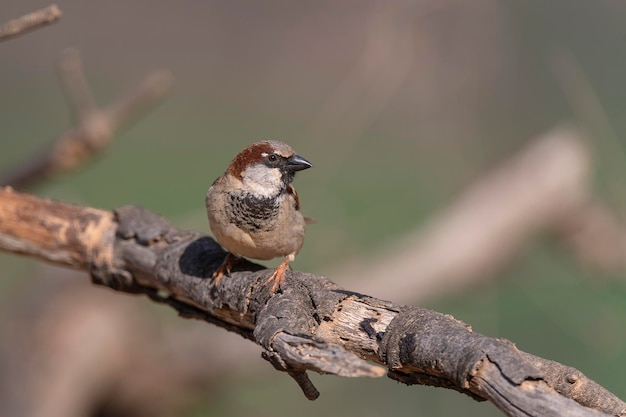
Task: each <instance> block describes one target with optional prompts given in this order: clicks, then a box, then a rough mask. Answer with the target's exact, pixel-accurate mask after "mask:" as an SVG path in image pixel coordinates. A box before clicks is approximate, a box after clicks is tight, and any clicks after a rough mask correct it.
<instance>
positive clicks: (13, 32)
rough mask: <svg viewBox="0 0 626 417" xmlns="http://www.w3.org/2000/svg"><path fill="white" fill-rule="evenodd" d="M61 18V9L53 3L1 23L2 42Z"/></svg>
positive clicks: (0, 38) (0, 39)
mask: <svg viewBox="0 0 626 417" xmlns="http://www.w3.org/2000/svg"><path fill="white" fill-rule="evenodd" d="M60 18H61V9H59V6H57V5H56V4H52V5H50V6H48V7H45V8H43V9H39V10H36V11H34V12H32V13H28V14H26V15H24V16H21V17H18V18H17V19H13V20H9V21H8V22H6V23H3V24H2V25H0V42H1V41H5V40H8V39H11V38H14V37H16V36H20V35H23V34H25V33H27V32H30V31H31V30H35V29H38V28H40V27H43V26H46V25H50V24H52V23H54V22H56V21H57V20H59V19H60Z"/></svg>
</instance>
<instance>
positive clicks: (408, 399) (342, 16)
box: [0, 0, 626, 417]
mask: <svg viewBox="0 0 626 417" xmlns="http://www.w3.org/2000/svg"><path fill="white" fill-rule="evenodd" d="M58 4H59V6H60V7H61V9H62V11H63V13H64V14H63V18H62V20H61V21H60V22H59V23H57V24H55V25H53V26H51V27H48V28H45V29H40V30H38V31H36V32H33V33H31V34H28V35H25V36H23V37H20V38H17V39H14V40H11V41H8V42H4V43H2V44H0V126H1V127H2V132H3V139H2V144H1V147H0V149H1V152H0V168H3V169H4V168H8V167H10V166H12V165H13V164H15V163H17V162H19V161H21V160H24V159H25V158H27V157H28V156H29V155H30V154H32V153H33V152H35V151H37V150H38V149H40V148H41V147H42V146H43V145H45V144H46V143H49V142H50V141H51V140H53V139H55V138H56V137H57V136H58V135H59V134H60V133H61V132H63V131H64V130H65V129H66V128H68V127H69V126H70V123H71V115H70V112H69V110H68V107H67V106H66V102H65V99H64V96H63V93H62V91H61V88H60V86H59V83H58V79H57V75H56V61H57V60H58V56H59V53H60V52H61V51H62V50H63V49H64V48H66V47H69V46H74V47H77V48H78V49H79V50H80V51H81V53H82V56H83V60H84V63H85V67H86V72H87V76H88V78H89V80H90V82H91V85H92V88H93V89H94V92H95V95H96V97H97V100H98V101H99V103H100V104H103V105H104V104H108V103H110V102H111V101H113V100H115V98H116V97H118V96H119V95H121V94H123V93H124V92H125V91H128V90H129V89H131V88H132V87H133V86H134V85H135V84H137V83H139V82H140V81H141V80H142V79H143V77H144V76H145V75H146V74H147V73H148V72H150V71H151V70H153V69H156V68H167V69H170V70H171V71H172V72H173V74H174V76H175V77H176V84H175V88H174V92H173V94H172V95H171V96H170V97H169V98H168V99H167V100H166V101H165V102H164V104H162V105H160V106H158V108H156V109H154V110H153V111H151V112H150V113H148V114H147V115H146V116H145V117H143V118H142V119H141V120H140V121H138V122H137V123H136V124H135V125H133V126H131V127H130V128H128V129H127V130H125V131H123V132H122V133H120V134H119V135H118V137H117V139H116V141H115V142H114V144H113V145H112V146H111V147H110V148H109V149H108V150H107V151H106V152H105V153H103V154H102V155H101V156H100V157H99V158H97V159H96V160H95V161H93V162H92V163H90V164H89V165H88V166H87V167H85V168H84V169H82V170H80V171H79V172H73V173H70V174H67V175H62V176H59V177H57V178H54V179H53V180H51V181H49V182H46V183H44V184H41V185H40V186H38V187H37V188H36V189H35V190H32V191H33V192H34V193H36V194H37V195H40V196H47V197H52V198H55V199H59V200H62V201H67V202H74V203H79V204H85V205H90V206H95V207H99V208H104V209H113V208H115V207H118V206H121V205H124V204H139V205H142V206H145V207H147V208H148V209H150V210H152V211H155V212H158V213H160V214H162V215H164V216H165V217H166V218H168V219H169V220H170V221H171V222H172V223H174V224H175V225H177V226H179V227H181V228H184V229H196V230H201V231H206V232H207V233H208V224H207V221H206V215H205V211H204V195H205V192H206V189H207V188H208V186H209V185H210V184H211V182H212V181H213V179H214V178H215V177H217V176H218V175H219V174H221V172H222V171H223V170H224V168H225V167H226V165H227V163H228V161H230V159H231V158H232V157H233V156H234V154H235V153H237V152H238V151H239V150H241V149H242V148H243V147H245V146H246V145H247V144H249V143H251V142H253V141H256V140H259V139H268V138H279V139H282V140H284V141H286V142H288V143H290V144H291V145H292V146H293V147H294V148H295V149H296V150H297V152H298V153H299V154H301V155H303V156H305V157H306V158H307V159H309V160H310V161H312V162H313V164H314V165H315V168H314V169H313V170H310V171H306V172H304V173H301V174H299V175H298V178H297V179H296V186H297V189H298V192H299V194H300V197H301V200H302V206H303V211H304V212H305V214H306V215H308V216H311V217H314V218H316V219H317V220H318V222H317V224H316V225H314V226H311V227H310V228H309V231H308V233H307V241H306V244H305V246H304V249H303V251H302V253H301V254H300V256H299V257H298V259H297V260H296V262H295V263H294V268H296V269H300V270H306V271H310V272H313V273H318V274H330V273H331V272H332V271H333V270H335V269H336V268H337V267H339V266H340V265H342V264H343V263H345V262H347V261H349V260H350V259H352V258H353V257H354V256H357V255H358V256H361V257H363V256H364V255H367V254H372V255H373V254H376V253H377V252H378V251H379V250H381V248H384V247H387V245H389V244H391V243H392V242H394V241H395V240H396V239H397V238H400V237H402V236H404V235H405V234H406V233H408V232H409V231H411V230H414V229H416V228H417V227H419V226H420V225H421V224H423V223H424V222H425V221H427V219H429V218H430V216H433V215H434V214H436V213H437V211H438V209H441V208H443V207H446V205H447V204H448V203H450V202H451V201H453V199H454V196H455V195H456V193H458V192H459V191H460V190H462V188H463V186H465V185H467V184H469V183H470V182H471V180H472V179H473V178H476V177H477V176H478V175H479V174H480V173H482V172H484V171H485V170H486V169H487V167H489V166H492V165H493V164H494V163H496V162H497V161H498V160H499V159H500V158H501V157H503V156H505V155H508V154H509V153H510V152H512V151H513V150H515V149H518V148H519V147H520V146H522V145H523V143H524V142H526V141H528V140H529V139H532V138H533V137H535V136H536V135H538V134H540V133H542V132H544V131H546V130H548V129H551V128H552V127H554V126H556V125H558V124H560V123H561V122H563V121H575V122H577V123H579V124H581V125H583V126H585V127H586V128H587V129H588V131H589V132H591V139H592V146H593V149H594V155H595V157H596V160H595V165H594V180H595V183H596V186H597V187H596V188H597V192H598V193H599V194H600V195H603V196H604V197H605V198H606V199H607V200H608V201H610V202H611V203H612V204H613V205H614V207H615V208H616V209H617V210H618V211H619V210H623V208H624V204H626V193H624V192H623V191H621V190H622V188H623V187H622V186H621V184H622V183H623V179H624V178H626V164H625V161H626V157H625V156H624V153H623V148H622V143H623V142H622V140H621V138H622V137H624V134H625V133H626V117H624V116H625V112H624V109H625V108H626V83H624V82H623V78H624V74H626V53H625V51H626V25H624V22H625V21H626V3H625V2H623V1H609V0H598V1H594V2H589V1H582V0H554V1H550V2H544V1H538V0H537V1H495V0H476V1H472V2H462V1H450V0H443V1H441V0H439V1H409V0H406V1H404V0H403V1H388V2H380V1H336V2H331V1H318V2H304V1H294V2H281V1H259V2H244V1H184V2H167V1H154V0H153V1H145V0H144V1H130V2H121V1H112V2H102V1H77V0H65V1H64V0H60V1H58ZM46 5H47V3H45V2H41V1H34V0H28V1H26V0H3V2H2V5H0V11H1V13H0V17H1V18H2V20H3V21H4V20H8V19H9V18H12V17H16V16H19V15H21V14H23V13H26V12H28V11H31V10H34V9H37V8H40V7H43V6H46ZM559 56H566V57H568V58H569V59H570V60H572V62H576V63H577V65H578V68H579V69H580V71H581V73H582V74H583V75H584V79H583V81H584V82H587V83H589V84H590V85H591V86H592V87H593V91H594V93H595V94H596V95H597V99H598V100H599V102H600V103H601V105H602V106H603V111H602V113H601V116H602V117H601V120H599V119H598V118H597V117H596V116H595V115H594V114H589V113H586V112H585V111H584V108H585V106H584V104H585V103H582V105H581V103H576V102H572V99H571V94H570V93H571V91H567V88H568V87H567V85H566V83H564V82H563V79H562V74H560V73H559V71H558V68H556V67H555V65H554V62H555V59H557V57H559ZM581 108H582V109H583V110H580V109H581ZM616 149H617V152H616ZM0 264H1V265H2V280H1V282H0V289H1V290H2V292H1V293H0V300H8V299H10V298H12V297H13V294H14V293H15V291H17V289H23V288H24V287H26V286H27V285H28V284H27V281H28V277H29V276H30V275H34V274H36V273H37V269H38V265H37V262H36V261H33V260H31V259H22V258H18V257H16V256H10V255H4V254H0ZM330 278H331V279H332V278H333V277H332V275H331V276H330ZM623 283H624V281H623V276H621V275H618V274H606V273H599V272H598V271H595V270H590V269H584V268H581V267H580V265H579V263H578V262H576V261H575V260H574V259H572V256H571V254H570V253H568V252H566V251H564V250H563V249H562V248H561V247H559V246H555V245H553V244H552V242H551V241H550V239H548V238H545V237H542V236H538V237H536V238H535V239H533V241H532V243H531V244H530V245H528V249H527V250H526V251H525V252H524V253H522V254H521V255H520V256H519V258H518V259H517V260H516V261H515V263H514V264H512V265H509V267H508V268H507V269H506V270H504V271H503V272H502V273H501V274H500V275H499V276H498V277H497V279H496V280H492V281H490V282H488V283H485V284H480V285H477V286H475V287H473V288H471V289H469V290H464V291H463V292H462V293H456V294H453V295H450V296H448V297H445V298H441V299H432V300H428V301H427V302H425V303H422V305H425V306H427V307H429V308H433V309H436V310H438V311H442V312H446V313H450V314H452V315H454V316H455V317H457V318H458V319H460V320H463V321H465V322H467V323H469V324H471V325H472V327H473V328H474V330H475V331H478V332H481V333H484V334H486V335H489V336H493V337H503V338H507V339H510V340H512V341H514V342H515V343H516V344H517V345H518V347H520V348H521V349H523V350H525V351H528V352H531V353H533V354H536V355H538V356H542V357H546V358H549V359H553V360H556V361H560V362H563V363H565V364H567V365H571V366H574V367H576V368H578V369H580V370H581V371H583V372H584V373H586V374H587V375H588V376H589V377H591V378H592V379H594V380H596V381H597V382H599V383H600V384H602V385H603V386H605V387H606V388H608V389H609V390H611V391H612V392H614V393H615V394H616V395H618V396H620V397H621V398H626V386H625V385H624V383H623V382H622V378H621V372H620V370H624V369H626V344H625V342H624V341H625V340H626V338H625V337H624V331H625V330H624V329H625V326H624V324H626V290H625V288H624V284H623ZM339 284H342V285H345V286H347V287H349V288H351V289H356V290H358V280H356V279H355V280H354V281H353V282H340V283H339ZM388 285H390V286H393V282H389V284H388ZM371 295H373V296H384V295H383V294H371ZM135 301H136V302H137V303H143V304H146V309H154V314H155V315H159V314H161V315H163V319H164V320H180V319H177V318H173V317H170V316H169V315H168V314H169V313H165V314H163V311H162V310H164V309H165V308H163V307H156V306H152V305H150V303H149V302H148V301H147V300H145V299H141V298H137V299H136V300H135ZM180 321H182V320H180ZM184 325H202V324H182V323H181V326H184ZM230 338H231V339H232V340H230V342H231V343H242V344H245V343H249V342H248V341H244V340H243V339H241V340H239V339H238V338H237V337H236V336H232V335H231V336H230ZM261 361H262V360H261V359H259V362H261ZM249 362H250V361H247V362H246V363H249ZM262 366H265V367H267V372H255V373H251V374H248V373H246V372H245V370H234V371H233V375H232V376H230V377H226V378H225V379H223V380H222V381H220V382H219V384H217V383H216V384H214V386H212V387H211V390H210V392H207V393H206V395H204V396H203V398H201V399H199V400H198V401H197V402H196V403H195V404H194V405H193V406H192V407H191V408H190V409H189V410H188V411H187V412H186V414H184V415H188V416H195V417H200V416H217V415H224V416H270V415H273V416H291V415H294V414H296V413H297V414H299V415H302V416H315V415H320V414H327V415H360V416H376V415H381V414H384V415H394V416H405V415H406V416H416V415H417V416H455V415H481V416H491V415H493V416H496V415H501V414H500V412H499V411H498V410H497V409H495V407H493V406H492V405H490V404H485V403H481V404H478V403H476V402H474V401H473V400H471V399H469V398H467V397H465V396H462V395H459V394H457V393H455V392H451V391H446V390H442V389H434V388H429V387H421V386H417V387H406V386H403V385H399V384H397V383H395V382H393V381H391V380H388V379H380V380H352V379H341V378H336V377H330V376H318V375H313V376H312V378H313V379H314V382H315V383H316V385H317V386H318V388H319V390H320V392H321V394H322V395H321V397H320V399H318V400H317V401H315V402H309V401H307V400H306V399H305V398H304V396H302V395H300V393H299V391H298V388H297V387H296V385H295V384H294V383H293V381H291V380H290V378H288V377H287V376H286V375H283V374H279V373H276V372H273V371H272V370H270V369H269V368H270V366H269V364H262ZM263 369H265V368H263ZM286 393H287V394H288V395H287V396H288V397H289V398H290V401H289V402H288V403H284V401H283V397H282V395H283V394H286Z"/></svg>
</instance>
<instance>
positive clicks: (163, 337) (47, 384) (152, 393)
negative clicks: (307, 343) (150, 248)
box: [0, 265, 263, 417]
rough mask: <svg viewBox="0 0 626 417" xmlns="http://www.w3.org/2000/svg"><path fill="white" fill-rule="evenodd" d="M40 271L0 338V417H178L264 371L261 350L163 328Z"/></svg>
mask: <svg viewBox="0 0 626 417" xmlns="http://www.w3.org/2000/svg"><path fill="white" fill-rule="evenodd" d="M39 270H40V272H41V273H40V274H38V276H37V277H33V278H32V279H31V280H29V281H30V282H29V283H28V285H24V286H22V289H21V291H20V292H19V293H18V294H15V295H14V298H13V301H12V302H10V303H8V305H5V306H3V309H2V311H3V314H2V317H4V318H7V317H10V320H3V321H2V322H1V323H0V335H1V336H0V338H1V339H2V340H4V341H10V343H3V344H2V345H1V346H0V369H2V372H0V415H3V416H45V417H86V416H95V415H98V416H103V415H114V416H117V417H123V416H128V417H130V416H134V417H154V416H171V415H178V411H179V410H180V409H181V408H184V407H186V406H188V405H189V403H190V402H192V401H195V400H196V399H197V398H198V397H200V396H202V397H205V398H206V396H207V395H208V394H207V392H208V393H209V395H210V392H212V391H213V390H209V387H210V386H212V385H214V384H217V381H220V380H223V378H226V377H227V376H228V377H232V375H233V368H234V367H235V365H234V364H236V363H237V361H238V360H241V359H242V358H248V357H249V358H250V359H249V360H246V362H249V363H251V364H252V363H256V364H258V366H256V367H252V368H251V367H246V369H245V372H246V373H247V374H248V373H250V372H253V373H254V369H255V368H256V369H259V368H261V366H262V365H263V364H261V363H260V362H261V361H259V360H258V358H259V350H260V349H259V347H258V346H254V345H253V344H251V343H231V341H230V339H228V338H227V337H224V336H225V335H224V333H223V331H221V330H220V329H216V328H212V327H210V326H202V325H200V324H199V323H192V322H190V323H189V324H188V325H182V326H181V323H180V320H179V319H177V318H176V319H175V320H174V321H171V320H156V319H155V317H154V315H153V314H150V311H149V310H146V309H145V308H144V307H145V306H143V305H142V303H137V302H136V300H135V299H133V298H130V297H120V296H119V295H117V294H115V293H112V292H108V291H102V290H101V289H98V288H96V287H94V286H93V285H91V284H90V283H88V282H86V280H85V276H84V274H83V273H80V272H76V271H71V270H67V269H61V268H56V267H52V266H49V265H43V266H42V267H41V268H39ZM218 336H219V337H218ZM231 338H234V336H231ZM239 369H240V370H241V372H243V369H241V368H239ZM235 373H237V371H235ZM215 389H216V390H217V389H219V388H218V387H216V388H215ZM105 411H106V412H105Z"/></svg>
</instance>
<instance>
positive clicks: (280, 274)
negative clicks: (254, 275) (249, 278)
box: [264, 256, 292, 295]
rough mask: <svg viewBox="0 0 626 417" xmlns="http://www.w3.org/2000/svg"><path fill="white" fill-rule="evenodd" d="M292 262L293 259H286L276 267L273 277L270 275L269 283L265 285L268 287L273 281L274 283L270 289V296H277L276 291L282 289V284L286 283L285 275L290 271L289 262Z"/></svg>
mask: <svg viewBox="0 0 626 417" xmlns="http://www.w3.org/2000/svg"><path fill="white" fill-rule="evenodd" d="M291 261H292V259H291V258H290V257H288V256H287V257H285V260H284V261H282V262H281V263H280V264H279V265H278V266H277V267H276V269H275V270H274V272H273V273H272V275H270V277H269V278H268V279H267V281H265V284H264V285H267V284H269V283H270V282H272V281H273V282H274V283H273V284H272V286H271V287H270V295H273V294H275V293H276V290H278V289H280V286H281V284H282V283H283V282H284V281H285V273H286V272H287V270H288V269H289V262H291Z"/></svg>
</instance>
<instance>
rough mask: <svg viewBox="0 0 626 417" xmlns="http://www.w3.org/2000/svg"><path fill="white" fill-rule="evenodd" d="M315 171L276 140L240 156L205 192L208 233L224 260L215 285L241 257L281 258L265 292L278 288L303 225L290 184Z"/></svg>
mask: <svg viewBox="0 0 626 417" xmlns="http://www.w3.org/2000/svg"><path fill="white" fill-rule="evenodd" d="M312 166H313V165H312V164H311V163H310V162H309V161H307V160H306V159H305V158H303V157H302V156H300V155H298V154H296V153H295V152H294V150H293V149H292V148H291V146H289V145H287V144H286V143H283V142H281V141H278V140H263V141H259V142H255V143H253V144H251V145H249V146H248V147H247V148H245V149H244V150H243V151H241V152H239V153H238V154H237V155H236V156H235V158H234V159H233V160H232V161H231V162H230V164H229V165H228V168H227V169H226V171H225V172H224V173H223V174H222V175H221V176H219V177H218V178H217V179H216V180H215V181H214V182H213V184H212V185H211V187H209V189H208V191H207V194H206V210H207V216H208V218H209V226H210V229H211V232H212V233H213V235H214V236H215V239H216V240H217V242H218V243H219V244H220V245H221V246H222V247H224V248H225V249H226V250H227V251H228V254H227V255H226V257H225V259H224V261H223V263H222V264H221V265H220V266H219V267H218V268H217V270H216V271H215V272H214V273H213V275H212V278H213V280H214V282H215V285H216V286H217V285H219V282H220V280H221V279H222V277H223V276H224V274H227V275H229V274H230V270H231V268H232V266H233V265H234V264H235V263H236V262H237V261H238V260H239V259H241V257H242V256H243V257H247V258H252V259H259V260H269V259H274V258H278V257H283V258H284V259H283V261H282V262H281V263H280V264H279V265H278V266H277V267H276V269H275V270H274V272H273V273H272V275H271V276H270V277H269V278H268V279H267V281H266V282H265V286H267V285H269V283H272V286H271V288H270V294H271V295H273V294H274V293H275V292H276V290H277V289H279V288H281V285H282V283H283V282H284V280H285V273H286V271H287V270H288V269H289V263H290V262H292V261H293V260H294V259H295V257H296V255H297V254H298V252H300V249H301V248H302V245H303V243H304V234H305V227H306V223H310V222H311V221H310V220H309V219H308V218H305V217H304V216H303V215H302V213H301V212H300V200H299V198H298V194H297V193H296V189H295V188H294V187H293V185H292V182H293V180H294V177H295V174H296V172H298V171H302V170H305V169H308V168H311V167H312Z"/></svg>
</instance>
